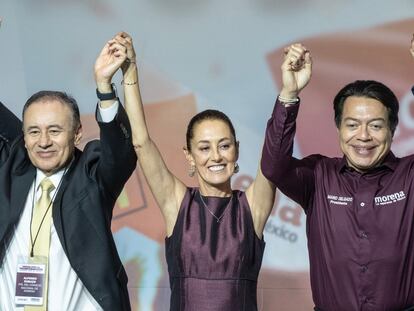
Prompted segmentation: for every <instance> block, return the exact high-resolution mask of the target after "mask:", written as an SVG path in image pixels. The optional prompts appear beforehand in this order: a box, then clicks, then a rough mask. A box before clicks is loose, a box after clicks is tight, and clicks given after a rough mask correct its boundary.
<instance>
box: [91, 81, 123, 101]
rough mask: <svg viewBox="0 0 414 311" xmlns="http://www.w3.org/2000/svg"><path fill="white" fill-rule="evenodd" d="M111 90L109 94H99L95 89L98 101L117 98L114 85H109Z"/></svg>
mask: <svg viewBox="0 0 414 311" xmlns="http://www.w3.org/2000/svg"><path fill="white" fill-rule="evenodd" d="M111 89H112V91H111V92H110V93H101V92H99V90H98V89H96V96H98V98H99V100H111V99H115V98H117V97H118V96H117V95H116V87H115V83H111Z"/></svg>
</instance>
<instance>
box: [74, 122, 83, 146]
mask: <svg viewBox="0 0 414 311" xmlns="http://www.w3.org/2000/svg"><path fill="white" fill-rule="evenodd" d="M82 134H83V132H82V125H79V127H78V129H77V130H76V132H75V146H77V145H79V143H80V141H81V139H82Z"/></svg>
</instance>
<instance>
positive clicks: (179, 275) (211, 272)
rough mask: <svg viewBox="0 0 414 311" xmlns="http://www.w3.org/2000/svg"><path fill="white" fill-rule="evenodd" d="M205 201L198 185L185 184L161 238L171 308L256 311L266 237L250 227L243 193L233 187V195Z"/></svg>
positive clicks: (181, 309)
mask: <svg viewBox="0 0 414 311" xmlns="http://www.w3.org/2000/svg"><path fill="white" fill-rule="evenodd" d="M203 200H204V202H205V204H203V201H202V199H201V195H200V192H199V190H198V188H188V189H187V191H186V194H185V196H184V199H183V202H182V203H181V207H180V211H179V214H178V218H177V222H176V224H175V227H174V230H173V233H172V235H171V236H170V237H168V238H167V239H166V242H165V246H166V257H167V264H168V273H169V277H170V287H171V304H170V310H172V311H178V310H180V311H184V310H185V311H193V310H194V311H233V310H234V311H255V310H257V299H256V289H257V277H258V274H259V270H260V266H261V264H262V257H263V251H264V248H265V242H264V241H263V239H262V240H260V239H259V238H258V237H257V235H256V233H255V231H254V226H253V219H252V215H251V212H250V207H249V204H248V203H247V199H246V195H245V193H244V192H241V191H238V190H233V196H232V198H231V200H230V198H219V197H203ZM205 205H206V206H205ZM212 213H213V214H214V215H215V216H216V217H217V218H219V219H220V220H219V221H217V218H215V217H214V216H213V215H212ZM220 217H221V218H220Z"/></svg>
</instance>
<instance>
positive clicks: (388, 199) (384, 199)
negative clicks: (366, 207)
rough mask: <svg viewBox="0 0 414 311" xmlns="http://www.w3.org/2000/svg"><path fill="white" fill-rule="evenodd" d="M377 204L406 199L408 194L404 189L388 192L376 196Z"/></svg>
mask: <svg viewBox="0 0 414 311" xmlns="http://www.w3.org/2000/svg"><path fill="white" fill-rule="evenodd" d="M374 199H375V205H386V204H390V203H395V202H397V201H401V200H405V199H406V196H405V193H404V191H400V192H396V193H393V194H387V195H383V196H380V197H375V198H374Z"/></svg>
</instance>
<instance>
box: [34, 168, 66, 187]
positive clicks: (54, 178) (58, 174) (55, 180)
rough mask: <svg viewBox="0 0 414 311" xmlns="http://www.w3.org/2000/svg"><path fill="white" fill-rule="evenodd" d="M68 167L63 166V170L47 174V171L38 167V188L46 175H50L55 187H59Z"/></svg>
mask: <svg viewBox="0 0 414 311" xmlns="http://www.w3.org/2000/svg"><path fill="white" fill-rule="evenodd" d="M65 170H66V168H62V169H61V170H59V171H57V172H56V173H54V174H52V175H50V176H46V175H45V173H43V172H42V171H41V170H39V169H36V189H38V187H39V185H40V183H41V182H42V180H43V179H44V178H45V177H48V178H49V179H50V181H51V182H52V184H53V186H55V189H56V188H57V187H58V185H59V183H60V180H61V179H62V177H63V175H64V173H65Z"/></svg>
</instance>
